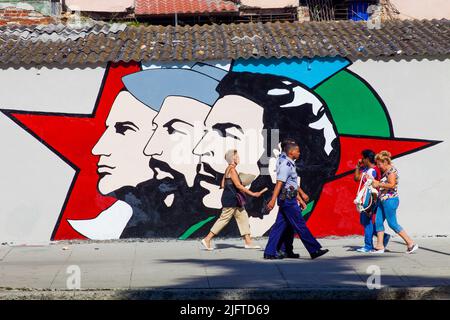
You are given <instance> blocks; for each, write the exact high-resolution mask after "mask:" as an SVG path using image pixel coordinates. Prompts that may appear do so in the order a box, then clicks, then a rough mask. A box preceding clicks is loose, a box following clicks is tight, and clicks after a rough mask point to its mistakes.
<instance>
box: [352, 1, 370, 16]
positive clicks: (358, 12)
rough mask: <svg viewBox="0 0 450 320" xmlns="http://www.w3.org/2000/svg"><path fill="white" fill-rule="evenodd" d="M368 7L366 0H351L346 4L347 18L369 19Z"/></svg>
mask: <svg viewBox="0 0 450 320" xmlns="http://www.w3.org/2000/svg"><path fill="white" fill-rule="evenodd" d="M368 8H369V3H368V2H367V0H366V1H361V0H360V1H351V2H350V3H349V4H348V15H349V17H348V18H349V19H350V20H354V21H361V20H369V13H368V12H367V9H368Z"/></svg>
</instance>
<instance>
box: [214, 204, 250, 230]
mask: <svg viewBox="0 0 450 320" xmlns="http://www.w3.org/2000/svg"><path fill="white" fill-rule="evenodd" d="M233 216H234V218H235V219H236V222H237V225H238V227H239V232H240V233H241V236H245V235H247V234H250V222H249V221H248V214H247V211H245V209H244V208H223V209H222V214H221V215H220V217H219V219H217V221H216V223H214V225H213V226H212V228H211V232H212V233H214V235H218V234H219V232H220V231H221V230H222V229H223V228H224V227H225V226H226V225H227V224H228V223H229V222H230V220H231V218H232V217H233Z"/></svg>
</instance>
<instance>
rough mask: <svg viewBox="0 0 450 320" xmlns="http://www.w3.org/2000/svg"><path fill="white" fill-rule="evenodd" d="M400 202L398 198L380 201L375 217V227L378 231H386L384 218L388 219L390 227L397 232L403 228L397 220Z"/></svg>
mask: <svg viewBox="0 0 450 320" xmlns="http://www.w3.org/2000/svg"><path fill="white" fill-rule="evenodd" d="M399 204H400V201H399V199H398V198H390V199H387V200H385V201H378V209H377V215H376V217H375V228H376V230H377V232H381V231H384V220H387V223H388V225H389V227H390V228H391V229H392V230H394V231H395V232H396V233H399V232H401V231H402V230H403V228H402V227H401V226H400V225H399V224H398V222H397V208H398V206H399Z"/></svg>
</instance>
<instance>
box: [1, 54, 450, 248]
mask: <svg viewBox="0 0 450 320" xmlns="http://www.w3.org/2000/svg"><path fill="white" fill-rule="evenodd" d="M145 67H146V68H151V67H152V64H151V63H148V64H145ZM349 69H351V70H352V71H354V72H355V73H357V74H358V75H359V76H361V77H362V78H364V79H365V80H366V81H367V82H368V83H369V84H370V85H371V86H372V87H373V88H374V89H375V90H376V91H377V92H378V94H379V95H380V97H381V98H382V100H383V101H384V103H385V104H386V106H387V108H388V112H389V114H390V116H391V118H392V122H393V125H394V133H395V136H397V137H405V138H419V139H432V140H442V141H444V142H443V143H441V144H438V145H436V146H433V147H431V148H428V149H425V150H423V151H420V152H416V153H414V154H412V155H409V156H404V157H401V158H399V159H397V160H396V161H395V163H396V165H397V166H398V168H399V170H400V174H401V181H400V197H401V206H400V209H399V221H400V224H401V225H403V226H404V227H405V228H406V230H407V231H408V232H410V233H411V234H414V235H438V234H447V235H448V234H450V201H449V195H448V193H449V192H448V186H449V185H450V166H449V165H448V162H449V159H450V129H449V123H450V59H447V60H445V61H438V60H433V61H429V60H421V61H417V60H412V61H404V60H402V61H399V62H397V61H393V60H392V61H389V62H384V61H372V60H369V61H366V62H362V61H357V62H355V63H354V64H353V65H351V66H350V67H349ZM104 71H105V68H104V67H98V68H85V69H62V70H61V69H57V68H56V69H48V68H40V69H36V68H31V69H24V68H19V69H13V68H10V69H6V70H5V69H3V70H0V109H20V110H33V111H47V112H64V113H82V114H88V113H91V112H92V110H93V108H94V105H95V101H96V98H97V95H98V92H99V89H100V85H101V82H102V78H103V74H104ZM0 148H1V150H2V152H1V157H0V203H1V205H0V241H6V240H7V241H19V242H41V241H48V240H49V238H50V235H51V232H52V231H53V228H54V226H55V222H56V220H57V218H58V216H59V213H60V211H61V207H62V205H63V203H64V200H65V197H66V194H67V191H68V188H69V186H70V183H71V181H72V178H73V176H74V171H73V169H72V168H70V167H69V166H68V165H67V164H66V163H64V162H63V161H62V160H61V159H59V157H58V156H57V155H55V154H54V153H53V152H51V151H50V150H49V149H47V148H46V147H45V146H44V145H42V144H41V143H40V142H39V141H38V140H36V139H35V138H33V137H32V136H31V135H30V134H28V133H27V132H26V131H24V130H23V129H22V128H20V127H19V126H18V125H16V124H15V123H13V122H12V121H11V120H10V119H9V118H7V117H6V116H4V115H3V114H1V113H0Z"/></svg>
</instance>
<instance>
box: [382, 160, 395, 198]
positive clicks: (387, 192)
mask: <svg viewBox="0 0 450 320" xmlns="http://www.w3.org/2000/svg"><path fill="white" fill-rule="evenodd" d="M391 173H393V174H395V186H394V188H392V189H384V188H380V197H379V199H380V200H381V201H385V200H387V199H391V198H397V197H398V182H399V175H398V170H397V168H395V167H391V168H390V169H389V170H386V172H384V173H383V174H382V175H381V180H380V182H381V183H388V177H389V175H390V174H391Z"/></svg>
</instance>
